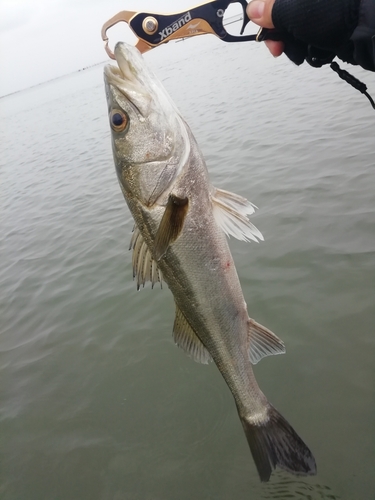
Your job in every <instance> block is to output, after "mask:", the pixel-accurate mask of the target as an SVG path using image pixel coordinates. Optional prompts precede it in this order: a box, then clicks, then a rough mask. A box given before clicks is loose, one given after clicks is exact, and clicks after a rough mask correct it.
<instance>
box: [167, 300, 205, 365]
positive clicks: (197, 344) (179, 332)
mask: <svg viewBox="0 0 375 500" xmlns="http://www.w3.org/2000/svg"><path fill="white" fill-rule="evenodd" d="M173 338H174V341H175V342H176V344H177V345H178V346H179V347H181V348H182V349H183V350H184V351H185V352H186V353H187V354H189V356H191V357H192V358H193V359H194V361H197V362H198V363H202V364H205V365H206V364H208V363H209V362H210V361H212V358H211V355H210V353H209V352H208V351H207V349H206V348H205V346H204V345H203V343H202V341H201V340H200V339H199V337H198V336H197V334H196V333H195V331H194V330H193V329H192V327H191V326H190V325H189V323H188V322H187V320H186V318H185V316H184V315H183V314H182V312H181V310H180V309H179V307H178V306H177V304H176V317H175V320H174V325H173Z"/></svg>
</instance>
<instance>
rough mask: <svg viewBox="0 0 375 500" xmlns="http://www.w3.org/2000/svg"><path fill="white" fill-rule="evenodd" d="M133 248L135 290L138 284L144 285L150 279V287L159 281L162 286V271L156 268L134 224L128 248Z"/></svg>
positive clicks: (138, 286)
mask: <svg viewBox="0 0 375 500" xmlns="http://www.w3.org/2000/svg"><path fill="white" fill-rule="evenodd" d="M131 249H133V256H132V263H133V278H134V279H136V280H137V290H139V288H140V286H141V285H142V286H143V287H144V286H145V283H146V281H151V284H152V288H154V285H155V283H157V282H160V287H161V288H162V279H163V276H162V273H161V271H160V269H159V268H158V266H157V264H156V262H155V260H154V259H153V258H152V256H151V252H150V250H149V248H148V246H147V244H146V242H145V241H144V239H143V236H142V235H141V232H140V231H139V229H138V227H137V226H134V230H133V235H132V239H131V241H130V247H129V250H131Z"/></svg>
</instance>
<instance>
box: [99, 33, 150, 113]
mask: <svg viewBox="0 0 375 500" xmlns="http://www.w3.org/2000/svg"><path fill="white" fill-rule="evenodd" d="M114 55H115V59H116V62H117V65H118V66H113V65H112V64H108V65H107V66H105V68H104V75H105V80H106V83H107V84H109V85H112V86H113V87H115V88H116V89H117V90H118V91H119V92H120V93H121V94H122V95H123V96H124V97H125V98H126V99H127V101H129V102H130V103H131V104H132V105H133V106H134V107H135V108H136V110H137V111H138V113H140V114H141V116H142V117H143V118H146V117H147V116H148V114H149V112H150V105H151V101H152V96H151V94H150V91H149V88H148V82H147V77H145V74H144V70H143V64H144V63H143V59H142V56H141V53H140V52H139V51H138V49H136V48H135V47H133V46H131V45H128V44H127V43H124V42H118V43H117V44H116V46H115V50H114Z"/></svg>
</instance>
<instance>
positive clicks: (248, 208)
mask: <svg viewBox="0 0 375 500" xmlns="http://www.w3.org/2000/svg"><path fill="white" fill-rule="evenodd" d="M211 200H212V208H213V213H214V217H215V220H216V223H217V224H218V226H220V227H221V229H222V230H223V231H224V233H225V234H226V235H227V236H234V237H235V238H237V239H238V240H242V241H250V240H253V241H256V242H258V240H262V241H263V240H264V238H263V235H262V233H261V232H260V231H259V229H257V228H256V227H255V226H254V224H252V223H251V222H250V221H249V219H248V217H247V216H248V215H250V214H253V213H254V211H255V209H256V208H257V207H256V206H255V205H253V204H252V203H250V202H249V201H248V200H247V199H246V198H243V197H242V196H239V195H237V194H234V193H230V192H229V191H225V190H223V189H217V188H213V192H212V194H211Z"/></svg>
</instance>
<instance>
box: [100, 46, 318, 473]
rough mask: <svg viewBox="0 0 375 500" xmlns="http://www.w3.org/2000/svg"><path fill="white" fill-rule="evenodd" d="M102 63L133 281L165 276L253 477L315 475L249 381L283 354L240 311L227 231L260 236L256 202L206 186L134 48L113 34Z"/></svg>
mask: <svg viewBox="0 0 375 500" xmlns="http://www.w3.org/2000/svg"><path fill="white" fill-rule="evenodd" d="M114 54H115V59H116V62H117V66H113V65H107V66H105V68H104V81H105V90H106V97H107V104H108V116H109V124H110V129H111V138H112V149H113V158H114V163H115V169H116V173H117V177H118V180H119V184H120V187H121V190H122V192H123V195H124V197H125V200H126V203H127V205H128V207H129V209H130V212H131V214H132V216H133V219H134V224H135V226H134V232H133V235H132V239H131V245H130V247H131V249H132V251H133V256H132V264H133V277H134V278H135V280H136V282H137V288H138V289H139V288H140V287H142V286H145V284H146V283H148V282H150V283H151V286H152V287H154V285H155V284H157V283H159V282H160V283H163V282H165V283H166V284H167V285H168V287H169V289H170V291H171V292H172V294H173V297H174V301H175V307H176V312H175V319H174V324H173V338H174V341H175V343H176V344H177V345H178V346H179V347H181V348H182V349H184V350H185V351H186V352H187V353H188V354H189V355H190V356H191V357H192V358H193V359H194V360H195V361H197V362H199V363H209V362H210V361H213V362H214V363H215V364H216V366H217V368H218V369H219V371H220V373H221V375H222V376H223V378H224V380H225V382H226V383H227V385H228V387H229V389H230V391H231V393H232V395H233V398H234V401H235V404H236V407H237V411H238V415H239V418H240V420H241V423H242V426H243V429H244V432H245V435H246V438H247V441H248V444H249V447H250V451H251V453H252V456H253V459H254V462H255V465H256V468H257V471H258V474H259V478H260V480H261V481H263V482H264V481H268V480H269V479H270V476H271V473H272V472H273V470H274V469H275V468H276V467H277V466H278V467H280V468H281V469H284V470H286V471H288V472H290V473H293V474H296V475H313V474H316V463H315V459H314V457H313V455H312V453H311V451H310V449H309V448H308V447H307V446H306V444H305V443H304V442H303V441H302V439H301V438H300V437H299V436H298V434H297V433H296V432H295V431H294V429H293V428H292V427H291V425H290V424H289V423H288V422H287V421H286V420H285V419H284V417H283V416H282V415H281V414H280V413H279V412H278V411H277V410H276V409H275V408H274V407H273V406H272V405H271V403H270V402H269V401H268V400H267V397H266V396H265V395H264V394H263V392H262V391H261V389H260V388H259V385H258V383H257V381H256V379H255V375H254V371H253V365H255V364H256V363H257V362H258V361H259V360H260V359H262V358H263V357H264V356H268V355H276V354H282V353H284V352H285V346H284V343H283V342H282V341H281V339H279V338H278V337H277V336H276V335H275V334H274V333H273V332H272V331H271V330H269V329H268V328H266V327H264V326H262V325H261V324H259V323H258V322H256V321H255V320H254V319H252V318H250V317H249V314H248V311H247V304H246V302H245V299H244V296H243V292H242V288H241V285H240V281H239V277H238V274H237V271H236V267H235V264H234V261H233V257H232V254H231V252H230V249H229V246H228V241H227V237H228V236H233V237H235V238H237V239H239V240H243V241H256V242H259V241H260V240H263V236H262V234H261V232H260V231H259V230H258V229H257V228H256V227H255V226H254V225H253V224H252V223H251V221H250V219H249V215H251V214H252V213H253V212H254V210H255V208H256V207H255V205H253V204H252V203H250V202H249V201H247V199H245V198H243V197H242V196H239V195H236V194H234V193H231V192H229V191H226V190H223V189H219V188H215V187H214V186H213V185H212V184H211V183H210V180H209V176H208V170H207V166H206V163H205V160H204V158H203V155H202V153H201V151H200V149H199V146H198V144H197V142H196V140H195V138H194V136H193V134H192V132H191V130H190V128H189V126H188V124H187V123H186V121H185V120H184V118H183V117H182V116H181V114H180V112H179V111H178V109H177V107H176V105H175V104H174V102H173V101H172V99H171V98H170V96H169V95H168V93H167V91H166V90H165V88H164V86H163V85H162V83H161V82H160V80H158V78H157V77H156V76H155V75H154V74H153V73H152V72H151V70H149V69H148V67H147V65H146V63H145V61H144V59H143V57H142V56H141V54H140V53H139V52H138V50H137V49H136V48H135V47H132V46H130V45H127V44H126V43H124V42H119V43H117V44H116V46H115V50H114Z"/></svg>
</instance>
